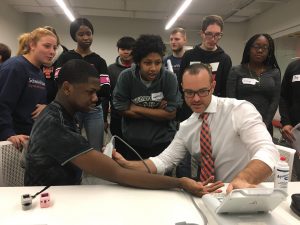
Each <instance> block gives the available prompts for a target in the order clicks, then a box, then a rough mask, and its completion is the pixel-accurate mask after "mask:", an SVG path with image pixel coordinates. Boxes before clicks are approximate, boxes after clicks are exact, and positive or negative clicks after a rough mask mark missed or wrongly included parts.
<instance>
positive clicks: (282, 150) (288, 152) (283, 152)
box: [266, 145, 296, 182]
mask: <svg viewBox="0 0 300 225" xmlns="http://www.w3.org/2000/svg"><path fill="white" fill-rule="evenodd" d="M275 146H276V148H277V150H278V152H279V154H280V156H284V157H285V161H286V162H287V163H288V165H289V167H290V174H289V181H291V179H292V172H293V164H294V155H295V152H296V150H295V149H292V148H288V147H285V146H281V145H275ZM266 181H267V182H272V181H274V173H273V174H272V176H270V177H268V178H267V179H266Z"/></svg>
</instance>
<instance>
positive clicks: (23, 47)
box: [17, 33, 30, 55]
mask: <svg viewBox="0 0 300 225" xmlns="http://www.w3.org/2000/svg"><path fill="white" fill-rule="evenodd" d="M29 34H30V33H24V34H21V35H20V36H19V38H18V42H19V47H18V51H17V55H24V54H25V52H28V43H27V42H28V38H29Z"/></svg>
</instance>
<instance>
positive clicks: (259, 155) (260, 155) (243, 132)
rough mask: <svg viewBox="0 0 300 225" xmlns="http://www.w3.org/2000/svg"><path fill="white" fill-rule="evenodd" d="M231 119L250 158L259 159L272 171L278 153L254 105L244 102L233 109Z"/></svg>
mask: <svg viewBox="0 0 300 225" xmlns="http://www.w3.org/2000/svg"><path fill="white" fill-rule="evenodd" d="M240 115H243V116H240ZM231 119H232V120H233V124H234V129H235V130H236V131H237V132H238V133H239V135H240V138H241V140H242V142H243V143H244V144H245V145H246V148H247V150H248V151H249V154H250V158H251V160H254V159H258V160H261V161H262V162H264V163H266V164H267V165H268V166H269V167H270V168H271V169H272V171H273V170H274V168H275V166H276V164H277V162H278V160H279V153H278V150H277V148H276V146H275V144H274V143H273V141H272V137H271V135H270V134H269V132H268V130H267V129H266V127H265V124H264V123H263V122H262V119H261V115H260V114H259V112H258V111H257V110H256V109H255V107H254V106H253V105H252V104H251V103H248V102H244V103H242V104H240V105H238V106H236V107H235V108H234V109H233V113H232V117H231Z"/></svg>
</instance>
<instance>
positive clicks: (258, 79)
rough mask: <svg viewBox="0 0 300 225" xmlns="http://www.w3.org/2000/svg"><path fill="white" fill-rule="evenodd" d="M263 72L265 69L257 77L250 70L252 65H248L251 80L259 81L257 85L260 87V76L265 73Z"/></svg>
mask: <svg viewBox="0 0 300 225" xmlns="http://www.w3.org/2000/svg"><path fill="white" fill-rule="evenodd" d="M263 71H264V68H261V70H260V73H259V75H257V74H256V73H255V75H253V73H252V72H251V69H250V65H249V63H248V72H249V75H250V76H251V78H253V79H255V80H257V83H258V85H259V86H260V76H261V74H262V73H263Z"/></svg>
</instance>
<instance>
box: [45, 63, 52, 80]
mask: <svg viewBox="0 0 300 225" xmlns="http://www.w3.org/2000/svg"><path fill="white" fill-rule="evenodd" d="M53 69H54V68H53V66H51V67H43V74H44V75H45V78H46V79H50V78H51V73H52V72H53Z"/></svg>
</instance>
